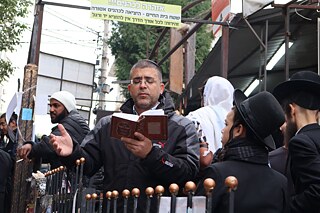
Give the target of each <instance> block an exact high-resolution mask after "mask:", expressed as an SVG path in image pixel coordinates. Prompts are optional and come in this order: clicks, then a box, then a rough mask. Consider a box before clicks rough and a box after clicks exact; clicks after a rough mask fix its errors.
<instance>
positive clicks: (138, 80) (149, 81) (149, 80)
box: [130, 76, 156, 85]
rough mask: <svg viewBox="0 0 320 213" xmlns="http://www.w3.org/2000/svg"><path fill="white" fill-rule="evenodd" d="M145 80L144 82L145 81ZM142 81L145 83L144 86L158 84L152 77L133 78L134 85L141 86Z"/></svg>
mask: <svg viewBox="0 0 320 213" xmlns="http://www.w3.org/2000/svg"><path fill="white" fill-rule="evenodd" d="M143 79H144V80H143ZM142 81H143V82H144V84H148V85H150V84H153V83H154V82H156V80H155V79H154V78H152V77H147V76H146V77H136V78H133V79H131V81H130V82H131V84H134V85H138V84H141V83H142Z"/></svg>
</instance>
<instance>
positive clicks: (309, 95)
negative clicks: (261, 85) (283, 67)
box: [273, 71, 320, 110]
mask: <svg viewBox="0 0 320 213" xmlns="http://www.w3.org/2000/svg"><path fill="white" fill-rule="evenodd" d="M273 94H274V96H275V97H276V98H277V99H278V101H279V102H281V101H283V100H284V99H285V98H290V99H291V100H292V101H293V102H294V103H296V104H297V105H299V106H301V107H303V108H305V109H311V110H316V109H320V76H319V75H318V74H317V73H315V72H312V71H300V72H297V73H295V74H293V75H292V76H291V78H290V79H289V80H287V81H285V82H282V83H280V84H279V85H278V86H276V87H275V88H274V90H273Z"/></svg>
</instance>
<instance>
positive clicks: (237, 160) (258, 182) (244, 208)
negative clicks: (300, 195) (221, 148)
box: [197, 142, 287, 213]
mask: <svg viewBox="0 0 320 213" xmlns="http://www.w3.org/2000/svg"><path fill="white" fill-rule="evenodd" d="M236 143H237V142H236ZM236 143H235V144H236ZM237 148H241V147H235V150H237ZM258 149H259V148H258ZM247 151H248V152H246V150H245V149H243V150H242V152H239V156H237V154H234V155H233V156H231V157H226V158H224V159H223V161H222V162H217V163H213V164H212V165H210V166H209V167H208V168H207V169H205V171H204V176H203V179H202V180H201V182H200V183H199V187H198V190H197V194H198V195H204V194H205V190H204V188H203V184H202V183H203V181H204V180H205V179H206V178H212V179H213V180H215V183H216V186H215V188H214V190H213V192H212V212H214V213H222V212H228V205H229V193H228V192H227V187H226V186H225V179H226V178H227V177H228V176H235V177H236V178H237V180H238V187H237V189H236V191H235V195H234V197H235V198H234V199H235V200H234V212H235V213H254V212H259V213H282V212H286V210H287V179H286V178H285V177H284V176H283V175H282V174H280V173H279V172H277V171H275V170H273V169H271V168H270V167H269V166H268V161H267V159H268V157H267V156H268V153H267V150H265V152H263V151H262V154H261V155H252V156H251V157H246V156H245V155H246V154H247V153H249V154H250V153H252V152H251V150H247ZM260 153H261V150H260ZM226 155H228V152H226ZM241 155H242V156H241ZM243 156H244V157H243ZM253 158H255V160H253ZM251 159H252V160H251Z"/></svg>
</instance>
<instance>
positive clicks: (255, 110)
mask: <svg viewBox="0 0 320 213" xmlns="http://www.w3.org/2000/svg"><path fill="white" fill-rule="evenodd" d="M233 97H234V105H235V106H236V108H237V110H238V112H239V114H240V116H241V118H242V119H243V121H244V122H245V123H246V125H247V126H248V127H249V128H250V130H251V131H252V132H253V134H254V135H255V136H256V137H257V138H258V139H259V140H260V142H262V143H263V144H264V145H266V146H267V147H269V148H270V149H275V148H276V146H275V143H274V140H273V138H272V135H271V134H272V133H274V132H275V131H276V130H277V129H279V128H280V126H281V125H282V124H283V123H284V121H285V117H284V113H283V110H282V108H281V106H280V104H279V102H278V101H277V100H276V98H275V97H274V96H273V95H272V94H271V93H269V92H266V91H264V92H260V93H258V94H256V95H254V96H252V97H250V98H247V97H246V96H245V95H244V93H243V92H242V91H241V90H239V89H236V90H235V91H234V96H233Z"/></svg>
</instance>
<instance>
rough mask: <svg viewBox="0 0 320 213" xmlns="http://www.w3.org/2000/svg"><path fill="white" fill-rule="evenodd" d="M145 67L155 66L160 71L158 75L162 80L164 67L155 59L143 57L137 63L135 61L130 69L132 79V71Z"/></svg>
mask: <svg viewBox="0 0 320 213" xmlns="http://www.w3.org/2000/svg"><path fill="white" fill-rule="evenodd" d="M138 68H140V69H143V68H154V69H156V70H157V71H158V76H159V79H160V81H161V82H162V69H161V67H160V66H159V65H158V64H157V63H156V62H154V61H152V60H149V59H141V60H139V61H138V62H137V63H135V64H134V65H133V66H132V68H131V70H130V79H131V78H132V72H133V70H135V69H138Z"/></svg>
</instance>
